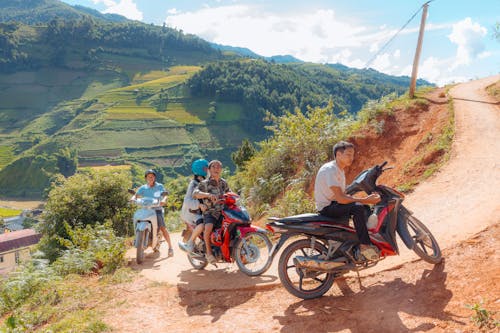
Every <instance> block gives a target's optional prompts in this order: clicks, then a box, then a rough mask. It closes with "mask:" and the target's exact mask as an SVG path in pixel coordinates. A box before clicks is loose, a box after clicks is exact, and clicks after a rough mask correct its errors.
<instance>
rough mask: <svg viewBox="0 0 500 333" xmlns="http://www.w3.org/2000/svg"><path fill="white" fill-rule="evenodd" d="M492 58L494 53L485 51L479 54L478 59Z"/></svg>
mask: <svg viewBox="0 0 500 333" xmlns="http://www.w3.org/2000/svg"><path fill="white" fill-rule="evenodd" d="M491 56H493V53H492V52H489V51H484V52H481V53H479V54H478V55H477V57H478V58H479V59H486V58H489V57H491Z"/></svg>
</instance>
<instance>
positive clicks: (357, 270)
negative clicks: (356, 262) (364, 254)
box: [355, 267, 366, 290]
mask: <svg viewBox="0 0 500 333" xmlns="http://www.w3.org/2000/svg"><path fill="white" fill-rule="evenodd" d="M355 271H356V276H357V278H358V284H359V290H365V289H366V288H365V287H363V285H362V284H361V275H359V269H358V268H357V267H356V269H355Z"/></svg>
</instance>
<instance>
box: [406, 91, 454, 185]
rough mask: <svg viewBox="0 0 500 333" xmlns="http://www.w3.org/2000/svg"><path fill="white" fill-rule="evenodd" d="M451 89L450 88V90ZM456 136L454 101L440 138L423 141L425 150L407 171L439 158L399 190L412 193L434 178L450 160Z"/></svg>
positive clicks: (408, 163) (450, 102) (410, 163)
mask: <svg viewBox="0 0 500 333" xmlns="http://www.w3.org/2000/svg"><path fill="white" fill-rule="evenodd" d="M448 89H449V88H448ZM454 136H455V111H454V108H453V100H451V99H450V101H449V102H448V123H447V124H446V125H445V127H444V128H443V130H442V131H441V133H440V134H439V136H438V137H436V138H433V137H432V135H428V136H426V137H425V138H424V139H423V140H422V141H423V142H422V144H423V145H424V146H425V149H423V150H422V152H421V153H419V154H417V155H416V156H415V157H414V158H413V159H411V160H410V161H408V162H407V163H406V165H405V170H410V169H411V168H413V167H414V166H415V165H417V164H421V163H422V162H423V160H424V159H425V158H426V157H427V156H430V155H432V154H437V155H438V156H439V158H436V159H435V162H433V163H431V164H429V165H427V166H426V169H425V171H424V172H423V174H422V176H421V177H420V178H419V179H415V180H412V181H410V182H408V183H405V184H401V185H399V186H398V190H400V191H402V192H410V191H412V190H413V189H414V188H415V186H416V185H418V184H419V183H420V182H422V181H423V180H425V179H427V178H429V177H430V176H432V175H433V174H434V173H436V171H438V170H439V169H440V168H441V166H443V164H445V163H446V162H447V161H448V160H449V159H450V153H451V145H452V143H453V138H454Z"/></svg>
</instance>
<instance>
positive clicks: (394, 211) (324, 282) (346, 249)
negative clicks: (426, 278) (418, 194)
mask: <svg viewBox="0 0 500 333" xmlns="http://www.w3.org/2000/svg"><path fill="white" fill-rule="evenodd" d="M386 164H387V162H384V163H382V164H381V165H376V166H374V167H372V168H370V169H367V170H364V171H363V172H361V173H360V174H359V175H358V176H356V178H355V179H354V181H353V182H352V184H351V185H349V186H348V187H347V189H346V193H348V194H354V193H356V192H360V191H364V192H366V193H367V194H371V193H373V192H377V193H379V194H380V197H381V201H380V202H379V203H378V204H376V205H374V206H373V207H368V206H366V207H367V209H369V210H370V213H371V215H370V218H369V221H368V222H369V223H368V231H369V235H370V239H371V241H372V243H373V244H374V245H375V246H376V247H377V248H378V249H379V251H380V259H378V260H375V261H372V260H368V261H367V260H366V259H365V258H363V256H362V255H361V254H360V253H359V247H358V245H359V240H358V237H357V235H356V231H355V229H354V228H352V227H351V226H349V217H348V216H346V217H344V218H331V217H325V216H322V215H319V214H302V215H296V216H289V217H285V218H270V220H271V221H272V222H269V223H268V224H267V228H268V229H269V230H271V231H272V232H274V233H278V234H280V238H279V241H278V243H277V244H275V245H274V247H273V249H272V251H271V260H272V258H273V257H274V256H275V255H276V253H277V252H278V250H279V249H280V248H281V247H282V246H283V244H284V243H285V241H286V240H288V239H289V238H290V237H292V236H305V238H303V239H299V240H296V241H294V242H293V243H291V244H290V245H288V246H287V247H286V248H285V249H284V250H283V252H282V254H281V256H280V259H279V263H278V274H279V277H280V280H281V283H282V284H283V286H284V287H285V288H286V289H287V290H288V291H289V292H290V293H291V294H293V295H295V296H297V297H300V298H303V299H311V298H316V297H320V296H322V295H323V294H324V293H326V292H327V291H328V290H329V289H330V288H331V286H332V285H333V282H334V279H335V278H336V277H338V276H341V275H342V274H345V273H347V272H349V271H352V270H354V271H359V270H362V269H366V268H369V267H373V266H374V265H376V264H377V262H378V261H379V260H381V259H384V258H385V257H387V256H393V255H397V254H399V250H398V245H397V243H396V232H397V233H398V235H399V236H400V237H401V239H402V240H403V243H404V244H405V245H406V246H407V247H408V248H409V249H411V250H413V251H414V252H415V253H416V254H417V255H418V256H419V257H421V258H422V259H423V260H425V261H427V262H429V263H431V264H438V263H439V262H441V250H440V248H439V245H438V243H437V241H436V239H435V238H434V236H433V235H432V234H431V232H430V231H429V230H428V229H427V228H426V226H425V225H424V224H423V223H422V222H420V221H419V220H418V219H417V218H416V217H415V216H414V215H413V214H412V213H411V212H410V211H409V210H408V209H406V208H405V207H404V206H403V205H402V202H403V199H404V195H403V194H402V193H400V192H399V191H397V190H395V189H393V188H390V187H388V186H385V185H377V184H376V181H377V179H378V177H380V175H381V174H382V173H383V172H384V171H386V170H388V169H391V168H385V169H384V167H385V165H386Z"/></svg>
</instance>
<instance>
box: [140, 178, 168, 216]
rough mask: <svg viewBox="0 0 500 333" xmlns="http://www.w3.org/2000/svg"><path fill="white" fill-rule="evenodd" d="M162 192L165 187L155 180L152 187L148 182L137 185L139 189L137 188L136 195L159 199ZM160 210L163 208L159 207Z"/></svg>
mask: <svg viewBox="0 0 500 333" xmlns="http://www.w3.org/2000/svg"><path fill="white" fill-rule="evenodd" d="M162 192H165V187H163V184H160V183H157V182H155V184H154V185H153V187H150V186H149V185H148V184H144V185H142V186H141V187H139V189H138V190H137V195H139V196H141V197H145V198H153V199H158V200H161V193H162ZM157 210H160V208H158V209H157ZM161 210H162V211H163V208H161Z"/></svg>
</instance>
